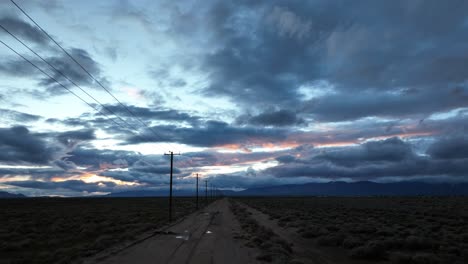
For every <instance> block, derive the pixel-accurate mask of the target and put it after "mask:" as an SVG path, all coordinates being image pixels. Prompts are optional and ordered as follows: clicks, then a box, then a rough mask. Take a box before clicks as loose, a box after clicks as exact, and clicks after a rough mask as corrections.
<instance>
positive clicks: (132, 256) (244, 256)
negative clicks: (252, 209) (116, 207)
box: [99, 199, 258, 264]
mask: <svg viewBox="0 0 468 264" xmlns="http://www.w3.org/2000/svg"><path fill="white" fill-rule="evenodd" d="M237 233H240V226H239V223H238V222H237V220H236V219H235V217H234V216H233V214H232V212H231V211H230V209H229V201H228V200H227V199H221V200H218V201H215V202H213V203H212V204H210V205H208V206H207V207H206V208H204V210H202V211H199V212H197V213H195V214H193V215H191V216H190V217H187V218H186V219H184V220H183V221H181V222H180V223H178V224H176V225H174V226H172V227H171V228H169V229H168V230H167V233H164V234H158V235H156V236H153V237H151V238H149V239H146V240H144V241H142V242H141V243H138V244H135V245H133V246H131V247H129V248H127V249H125V250H123V251H120V252H119V253H117V254H115V255H113V256H110V257H108V258H106V259H104V260H100V261H99V263H106V264H117V263H132V264H133V263H139V264H145V263H168V264H169V263H170V264H179V263H243V264H247V263H258V261H257V260H256V259H255V256H256V255H257V253H256V252H255V251H254V249H251V248H247V247H245V246H243V243H242V241H239V240H236V239H234V236H235V234H237Z"/></svg>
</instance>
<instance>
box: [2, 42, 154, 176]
mask: <svg viewBox="0 0 468 264" xmlns="http://www.w3.org/2000/svg"><path fill="white" fill-rule="evenodd" d="M0 43H1V44H3V45H4V46H5V47H7V48H8V49H9V50H10V51H12V52H13V53H15V54H16V55H17V56H19V57H20V58H22V59H23V60H24V61H26V62H28V63H29V64H30V65H32V66H33V67H34V68H36V69H37V70H39V71H40V72H41V73H42V74H44V75H45V76H47V77H48V78H50V79H51V80H53V81H54V82H55V83H57V84H58V85H60V87H62V88H63V89H65V90H67V91H68V92H69V93H71V94H72V95H74V96H75V97H77V98H78V99H79V100H80V101H82V102H84V103H85V104H87V105H88V106H89V107H91V108H92V109H94V110H95V111H97V112H99V113H101V114H102V115H104V116H105V117H107V118H108V120H110V121H112V122H113V123H114V124H116V125H118V126H120V127H122V128H124V129H126V128H125V127H123V126H122V124H120V123H118V122H116V121H115V120H114V119H113V118H111V117H110V116H109V115H107V114H106V113H104V112H103V111H101V110H100V109H99V108H97V107H95V106H94V105H92V104H90V103H89V102H87V101H86V100H85V99H83V98H82V97H81V96H79V95H78V94H77V93H75V92H73V91H72V90H71V89H70V88H68V87H67V86H65V85H64V84H62V83H61V82H59V81H58V80H57V79H56V78H54V77H53V76H51V75H50V74H48V73H47V72H46V71H44V70H43V69H41V68H40V67H39V66H37V65H36V64H35V63H33V62H32V61H31V60H29V59H28V58H26V57H25V56H23V55H21V54H20V53H19V52H18V51H16V50H15V49H13V48H12V47H11V46H10V45H8V44H7V43H5V42H4V41H2V40H0ZM129 131H130V132H132V133H133V134H135V136H137V137H140V138H141V136H140V135H138V134H136V133H135V132H133V131H132V130H129ZM140 160H142V161H143V162H145V163H146V164H148V165H151V166H154V167H157V166H156V165H154V164H151V163H149V162H148V161H145V160H144V157H141V156H140Z"/></svg>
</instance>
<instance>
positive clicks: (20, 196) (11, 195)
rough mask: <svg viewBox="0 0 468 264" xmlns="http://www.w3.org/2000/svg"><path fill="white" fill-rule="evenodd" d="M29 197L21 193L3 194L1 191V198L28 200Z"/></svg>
mask: <svg viewBox="0 0 468 264" xmlns="http://www.w3.org/2000/svg"><path fill="white" fill-rule="evenodd" d="M26 197H27V196H25V195H23V194H21V193H18V194H14V193H9V192H1V191H0V198H26Z"/></svg>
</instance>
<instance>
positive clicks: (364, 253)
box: [350, 241, 386, 260]
mask: <svg viewBox="0 0 468 264" xmlns="http://www.w3.org/2000/svg"><path fill="white" fill-rule="evenodd" d="M350 256H351V257H352V258H355V259H369V260H383V259H385V258H386V252H385V247H384V246H383V245H382V244H381V243H379V242H377V241H370V242H368V243H367V244H365V245H363V246H359V247H356V248H354V249H352V250H351V252H350Z"/></svg>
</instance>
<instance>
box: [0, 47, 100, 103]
mask: <svg viewBox="0 0 468 264" xmlns="http://www.w3.org/2000/svg"><path fill="white" fill-rule="evenodd" d="M68 53H70V54H71V55H72V56H73V57H74V58H75V59H76V60H77V61H78V62H79V63H80V64H81V65H83V66H84V68H85V69H86V70H87V71H88V72H89V73H91V74H92V75H93V76H94V77H95V79H97V80H98V81H99V82H100V83H101V84H103V85H104V87H108V86H109V82H108V80H107V79H106V78H104V77H103V76H102V75H101V68H100V65H99V64H98V63H97V62H96V61H95V60H94V59H93V58H92V57H91V55H90V54H89V53H88V52H87V51H86V50H83V49H79V48H71V49H69V50H68ZM42 57H43V58H44V59H45V60H46V61H47V62H49V63H50V64H51V65H53V66H54V67H55V68H56V69H57V70H58V71H60V72H61V73H62V74H63V75H65V76H67V77H68V78H69V79H71V80H72V81H73V82H74V83H76V84H77V85H79V86H81V87H82V88H85V87H83V86H87V87H91V88H95V89H102V88H100V87H99V86H98V84H97V82H96V81H94V80H93V79H92V78H91V77H90V76H89V75H88V74H87V73H86V72H84V71H83V70H82V69H81V68H80V66H78V65H77V64H75V62H73V61H72V60H71V59H70V58H69V57H68V56H67V55H66V54H64V53H60V55H55V56H48V57H47V56H42ZM28 59H29V60H30V61H31V62H32V63H34V64H35V65H36V66H38V67H40V68H42V69H43V70H45V69H47V70H45V71H46V72H48V73H49V75H51V76H52V77H53V78H54V79H55V80H57V81H58V82H59V83H61V84H62V85H64V86H67V87H70V88H72V87H74V85H72V84H71V83H70V82H69V81H68V80H66V78H65V77H63V75H62V74H60V73H59V72H57V71H55V70H53V69H52V68H49V66H48V65H45V64H44V63H43V62H42V61H41V60H40V59H39V58H36V57H34V58H28ZM49 69H50V71H49ZM51 71H52V73H50V72H51ZM0 73H3V74H5V75H9V76H15V77H24V76H32V77H35V78H37V79H38V85H39V86H40V87H42V88H43V89H45V92H47V95H49V96H51V95H61V94H65V93H67V91H66V90H65V89H64V88H63V87H62V86H60V85H59V84H57V83H56V82H55V81H54V80H52V79H51V78H49V77H47V76H46V75H44V74H43V73H41V72H40V71H39V70H37V69H36V68H35V67H33V66H32V65H31V64H30V63H29V62H26V61H24V60H23V59H22V58H17V57H12V58H11V59H9V60H5V62H4V63H2V64H1V65H0ZM41 90H42V89H41ZM36 93H37V92H36ZM33 95H34V94H33ZM43 96H44V91H41V93H37V94H36V97H38V98H42V97H43Z"/></svg>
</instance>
